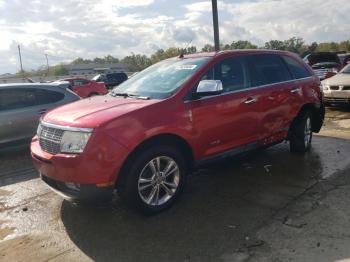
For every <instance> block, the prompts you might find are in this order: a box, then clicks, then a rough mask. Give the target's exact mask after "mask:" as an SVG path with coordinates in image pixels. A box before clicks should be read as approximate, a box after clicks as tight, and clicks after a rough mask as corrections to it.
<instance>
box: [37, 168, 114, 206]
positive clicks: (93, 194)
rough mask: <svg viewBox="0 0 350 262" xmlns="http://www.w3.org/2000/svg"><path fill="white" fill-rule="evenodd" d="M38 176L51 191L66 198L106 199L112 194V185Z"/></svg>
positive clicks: (83, 199) (84, 199)
mask: <svg viewBox="0 0 350 262" xmlns="http://www.w3.org/2000/svg"><path fill="white" fill-rule="evenodd" d="M40 177H41V179H42V180H43V181H44V182H45V183H46V184H47V185H48V186H49V187H50V188H51V189H52V190H53V191H55V192H56V193H58V194H59V195H61V196H63V197H64V198H65V199H68V200H81V201H104V200H105V201H107V200H110V199H111V198H112V195H113V190H114V187H113V186H109V187H104V188H98V187H96V186H95V185H84V184H77V183H65V182H61V181H58V180H54V179H52V178H50V177H48V176H45V175H44V174H40Z"/></svg>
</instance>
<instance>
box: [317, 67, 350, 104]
mask: <svg viewBox="0 0 350 262" xmlns="http://www.w3.org/2000/svg"><path fill="white" fill-rule="evenodd" d="M322 87H323V93H324V103H325V104H328V105H331V104H337V105H350V64H349V65H347V66H346V67H344V68H343V69H342V70H341V71H340V72H339V73H338V74H336V75H335V76H333V77H331V78H328V79H326V80H323V81H322Z"/></svg>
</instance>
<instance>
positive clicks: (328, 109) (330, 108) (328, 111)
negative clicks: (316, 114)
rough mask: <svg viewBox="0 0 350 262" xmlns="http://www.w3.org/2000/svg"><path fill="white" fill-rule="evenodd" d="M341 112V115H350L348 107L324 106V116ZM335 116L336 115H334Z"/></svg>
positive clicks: (349, 107)
mask: <svg viewBox="0 0 350 262" xmlns="http://www.w3.org/2000/svg"><path fill="white" fill-rule="evenodd" d="M339 111H340V112H343V113H350V106H349V105H332V106H326V116H327V115H331V116H333V114H336V113H339ZM334 116H336V115H334Z"/></svg>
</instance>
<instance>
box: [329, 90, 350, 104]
mask: <svg viewBox="0 0 350 262" xmlns="http://www.w3.org/2000/svg"><path fill="white" fill-rule="evenodd" d="M323 101H324V102H325V103H326V104H350V92H349V91H333V90H326V91H324V100H323Z"/></svg>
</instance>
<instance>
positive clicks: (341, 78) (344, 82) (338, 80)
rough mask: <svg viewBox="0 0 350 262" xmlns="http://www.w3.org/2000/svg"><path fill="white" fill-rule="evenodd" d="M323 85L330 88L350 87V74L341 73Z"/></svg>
mask: <svg viewBox="0 0 350 262" xmlns="http://www.w3.org/2000/svg"><path fill="white" fill-rule="evenodd" d="M322 83H323V84H325V85H329V86H350V74H342V73H340V74H337V75H335V76H333V77H331V78H328V79H326V80H324V81H322Z"/></svg>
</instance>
